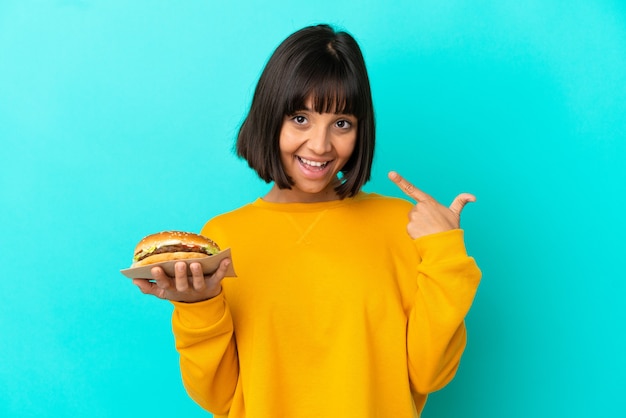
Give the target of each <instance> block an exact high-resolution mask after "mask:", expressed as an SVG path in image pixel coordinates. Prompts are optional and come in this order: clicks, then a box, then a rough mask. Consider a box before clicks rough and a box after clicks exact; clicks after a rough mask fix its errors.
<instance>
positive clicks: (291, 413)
mask: <svg viewBox="0 0 626 418" xmlns="http://www.w3.org/2000/svg"><path fill="white" fill-rule="evenodd" d="M374 137H375V132H374V112H373V106H372V98H371V92H370V87H369V80H368V76H367V71H366V67H365V63H364V61H363V57H362V54H361V51H360V49H359V46H358V45H357V43H356V42H355V41H354V39H353V38H352V37H351V36H350V35H349V34H347V33H345V32H335V31H334V30H333V29H332V28H330V27H329V26H326V25H319V26H313V27H307V28H304V29H302V30H300V31H297V32H296V33H294V34H292V35H291V36H289V37H288V38H287V39H286V40H285V41H284V42H283V43H282V44H281V45H280V46H279V47H278V48H277V50H276V51H275V52H274V54H273V55H272V57H271V58H270V60H269V61H268V63H267V65H266V67H265V69H264V71H263V73H262V75H261V77H260V80H259V83H258V85H257V88H256V90H255V94H254V97H253V101H252V105H251V108H250V112H249V114H248V116H247V118H246V120H245V121H244V123H243V125H242V126H241V129H240V131H239V136H238V139H237V153H238V155H239V156H240V157H242V158H244V159H246V160H247V161H248V163H249V165H250V167H251V168H253V169H254V170H255V171H256V172H257V173H258V175H259V176H260V177H261V178H262V179H263V180H265V181H266V182H268V183H270V182H271V183H272V187H271V189H270V190H269V192H268V193H267V194H266V195H265V196H263V197H262V198H258V199H256V200H255V201H253V202H252V203H250V204H248V205H245V206H243V207H241V208H239V209H236V210H234V211H232V212H229V213H226V214H222V215H219V216H217V217H215V218H213V219H211V220H210V221H209V222H207V224H206V225H205V226H204V228H203V229H202V232H201V233H202V234H204V235H206V236H209V237H211V238H212V239H214V240H215V241H216V242H218V243H220V245H221V246H223V247H224V248H225V247H229V248H231V249H232V252H233V255H234V257H236V258H237V274H238V277H236V278H226V279H224V274H225V271H226V268H227V266H228V264H229V263H230V260H224V261H223V262H222V264H221V265H220V267H219V269H218V270H217V271H216V272H215V273H214V274H213V275H210V276H203V274H202V271H201V269H200V265H199V264H192V265H191V266H190V270H191V272H192V273H191V274H192V277H187V270H186V265H185V263H177V265H176V273H175V277H168V276H166V275H165V273H164V272H163V270H162V269H160V268H158V267H157V268H154V269H153V270H152V275H153V279H154V283H151V282H149V281H147V280H136V281H135V283H136V284H137V286H139V288H140V289H141V290H142V291H143V292H144V293H147V294H152V295H155V296H157V297H160V298H164V299H168V300H171V301H172V303H173V305H174V313H173V319H172V322H173V330H174V335H175V338H176V347H177V349H178V351H179V353H180V366H181V371H182V375H183V381H184V384H185V387H186V389H187V391H188V393H189V395H190V396H191V397H192V398H193V399H194V400H195V401H196V402H198V403H199V404H200V405H201V406H202V407H204V408H205V409H207V410H208V411H210V412H212V413H214V414H216V416H224V417H226V416H227V417H247V418H250V417H264V418H265V417H360V418H362V417H393V418H403V417H416V416H419V413H420V412H421V411H422V409H423V407H424V404H425V402H426V398H427V395H428V393H430V392H432V391H435V390H438V389H440V388H442V387H443V386H444V385H446V384H447V383H448V382H449V381H450V380H451V379H452V377H453V376H454V374H455V372H456V370H457V368H458V365H459V361H460V358H461V354H462V352H463V350H464V347H465V343H466V332H465V326H464V317H465V315H466V314H467V312H468V310H469V308H470V306H471V303H472V300H473V298H474V294H475V291H476V288H477V286H478V283H479V280H480V271H479V269H478V267H477V266H476V264H475V262H474V260H473V259H472V258H470V257H468V256H467V254H466V251H465V246H464V243H463V232H462V231H461V230H460V229H459V218H460V213H461V210H462V209H463V207H464V205H465V204H466V203H467V202H469V201H473V200H474V197H473V196H472V195H469V194H461V195H459V196H458V197H457V198H456V199H455V200H454V202H453V203H452V205H451V206H450V207H449V208H447V207H444V206H442V205H440V204H439V203H437V202H436V201H435V200H434V199H432V198H431V197H430V196H428V195H427V194H425V193H423V192H422V191H420V190H418V189H417V188H415V187H414V186H413V185H411V184H410V183H408V182H407V181H406V180H404V179H403V178H402V177H400V176H399V175H398V174H397V173H390V178H391V180H392V181H394V182H395V183H396V184H397V185H398V186H399V187H401V188H402V189H403V190H404V191H405V192H406V193H407V194H408V195H409V196H410V197H412V198H414V199H415V200H417V202H418V203H417V205H413V204H412V203H410V202H408V201H406V200H403V199H397V198H391V197H384V196H381V195H378V194H373V193H364V192H362V191H361V188H362V186H363V185H364V184H365V183H366V182H367V181H368V180H369V177H370V171H371V167H372V159H373V154H374ZM407 213H408V214H409V221H408V224H407Z"/></svg>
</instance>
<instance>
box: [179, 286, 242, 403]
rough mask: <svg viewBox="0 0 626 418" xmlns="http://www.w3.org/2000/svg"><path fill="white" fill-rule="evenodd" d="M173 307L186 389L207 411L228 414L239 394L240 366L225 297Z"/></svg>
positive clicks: (221, 295) (222, 295)
mask: <svg viewBox="0 0 626 418" xmlns="http://www.w3.org/2000/svg"><path fill="white" fill-rule="evenodd" d="M172 303H173V305H174V312H173V315H172V329H173V332H174V337H175V341H176V349H177V350H178V353H179V354H180V370H181V374H182V379H183V383H184V385H185V388H186V390H187V392H188V394H189V396H190V397H191V398H192V399H193V400H195V401H196V402H197V403H198V404H199V405H200V406H202V407H203V408H204V409H206V410H208V411H210V412H212V413H214V414H225V413H226V412H228V410H229V409H230V405H231V402H232V398H233V394H234V392H235V387H236V385H237V380H238V375H239V365H238V360H237V349H236V345H235V339H234V335H233V321H232V317H231V314H230V310H229V309H228V303H227V302H226V299H225V298H224V294H223V292H222V293H220V294H219V295H218V296H216V297H214V298H212V299H209V300H207V301H204V302H197V303H190V304H187V303H179V302H172Z"/></svg>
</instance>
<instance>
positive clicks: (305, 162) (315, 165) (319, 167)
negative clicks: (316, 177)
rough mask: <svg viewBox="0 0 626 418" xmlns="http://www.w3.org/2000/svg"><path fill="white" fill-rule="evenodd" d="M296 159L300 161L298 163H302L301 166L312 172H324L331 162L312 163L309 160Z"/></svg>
mask: <svg viewBox="0 0 626 418" xmlns="http://www.w3.org/2000/svg"><path fill="white" fill-rule="evenodd" d="M296 158H297V159H298V161H300V164H303V165H305V166H307V167H308V168H309V169H311V170H323V169H324V168H325V167H326V166H327V165H328V163H329V162H330V161H324V162H320V161H311V160H307V159H306V158H302V157H298V156H296Z"/></svg>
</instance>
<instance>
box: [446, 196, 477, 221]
mask: <svg viewBox="0 0 626 418" xmlns="http://www.w3.org/2000/svg"><path fill="white" fill-rule="evenodd" d="M475 201H476V196H474V195H473V194H470V193H461V194H460V195H458V196H457V197H455V198H454V200H453V201H452V204H451V205H450V210H451V211H452V212H453V213H454V214H455V215H456V216H459V217H460V216H461V211H462V210H463V208H464V207H465V205H467V204H468V203H469V202H475Z"/></svg>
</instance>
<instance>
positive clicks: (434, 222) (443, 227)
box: [389, 171, 476, 239]
mask: <svg viewBox="0 0 626 418" xmlns="http://www.w3.org/2000/svg"><path fill="white" fill-rule="evenodd" d="M389 179H390V180H391V181H393V182H394V183H395V184H396V185H397V186H398V187H399V188H400V189H402V191H404V193H406V194H407V196H409V197H411V198H413V199H415V201H416V202H417V204H416V205H415V206H414V207H413V209H412V210H411V211H410V212H409V223H408V225H407V228H406V229H407V232H408V233H409V235H410V236H411V238H413V239H417V238H419V237H423V236H425V235H430V234H435V233H437V232H444V231H449V230H451V229H458V228H459V227H460V224H461V211H462V210H463V208H464V207H465V205H466V204H467V203H468V202H475V201H476V197H475V196H474V195H472V194H469V193H461V194H460V195H458V196H457V197H455V198H454V200H453V201H452V204H451V205H450V206H449V207H445V206H443V205H441V204H440V203H439V202H437V201H436V200H435V199H434V198H433V197H432V196H430V195H428V194H426V193H424V192H423V191H421V190H420V189H418V188H417V187H415V186H413V185H412V184H411V183H409V182H408V181H407V180H405V179H404V178H403V177H402V176H400V174H398V173H396V172H395V171H391V172H389Z"/></svg>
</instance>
